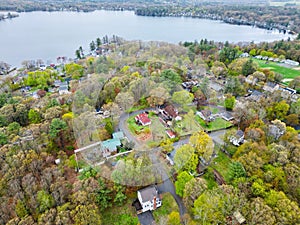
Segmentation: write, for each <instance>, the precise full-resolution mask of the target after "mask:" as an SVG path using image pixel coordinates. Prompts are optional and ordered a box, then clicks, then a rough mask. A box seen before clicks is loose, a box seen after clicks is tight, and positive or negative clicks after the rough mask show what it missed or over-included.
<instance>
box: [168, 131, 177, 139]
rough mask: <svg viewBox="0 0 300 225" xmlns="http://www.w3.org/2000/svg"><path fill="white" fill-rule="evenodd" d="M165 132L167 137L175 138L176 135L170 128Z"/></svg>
mask: <svg viewBox="0 0 300 225" xmlns="http://www.w3.org/2000/svg"><path fill="white" fill-rule="evenodd" d="M166 133H167V135H168V136H169V138H175V137H176V135H175V133H174V132H173V131H171V130H166Z"/></svg>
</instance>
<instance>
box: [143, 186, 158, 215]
mask: <svg viewBox="0 0 300 225" xmlns="http://www.w3.org/2000/svg"><path fill="white" fill-rule="evenodd" d="M137 196H138V200H139V202H140V204H141V206H142V212H147V211H149V210H150V211H153V210H155V209H157V208H158V207H160V206H161V203H162V201H161V198H160V196H159V194H158V191H157V188H156V186H149V187H146V188H144V189H141V190H138V192H137Z"/></svg>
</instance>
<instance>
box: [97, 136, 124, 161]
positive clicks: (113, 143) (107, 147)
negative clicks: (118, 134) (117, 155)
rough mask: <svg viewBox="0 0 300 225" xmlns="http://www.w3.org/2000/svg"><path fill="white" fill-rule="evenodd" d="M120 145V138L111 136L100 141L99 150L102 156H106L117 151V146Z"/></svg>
mask: <svg viewBox="0 0 300 225" xmlns="http://www.w3.org/2000/svg"><path fill="white" fill-rule="evenodd" d="M118 146H121V141H120V139H117V138H113V139H108V140H106V141H103V142H102V146H101V151H102V154H103V157H108V156H110V155H111V154H112V153H114V152H117V147H118Z"/></svg>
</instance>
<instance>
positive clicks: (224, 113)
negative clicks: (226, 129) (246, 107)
mask: <svg viewBox="0 0 300 225" xmlns="http://www.w3.org/2000/svg"><path fill="white" fill-rule="evenodd" d="M222 117H223V118H226V119H227V120H232V119H234V117H233V116H232V113H230V112H228V111H225V112H223V113H222Z"/></svg>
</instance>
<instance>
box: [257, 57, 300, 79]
mask: <svg viewBox="0 0 300 225" xmlns="http://www.w3.org/2000/svg"><path fill="white" fill-rule="evenodd" d="M253 61H254V62H257V63H258V65H259V67H260V68H266V69H270V70H272V71H274V72H277V73H280V74H282V75H283V78H284V79H294V78H295V77H297V76H300V71H299V70H295V69H292V68H287V67H284V66H281V65H280V64H278V63H275V62H269V63H268V64H266V61H265V60H259V59H254V58H253Z"/></svg>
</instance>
